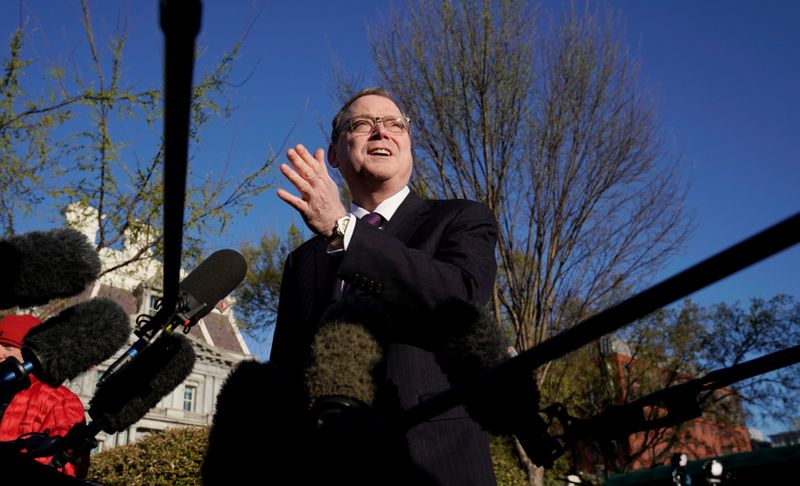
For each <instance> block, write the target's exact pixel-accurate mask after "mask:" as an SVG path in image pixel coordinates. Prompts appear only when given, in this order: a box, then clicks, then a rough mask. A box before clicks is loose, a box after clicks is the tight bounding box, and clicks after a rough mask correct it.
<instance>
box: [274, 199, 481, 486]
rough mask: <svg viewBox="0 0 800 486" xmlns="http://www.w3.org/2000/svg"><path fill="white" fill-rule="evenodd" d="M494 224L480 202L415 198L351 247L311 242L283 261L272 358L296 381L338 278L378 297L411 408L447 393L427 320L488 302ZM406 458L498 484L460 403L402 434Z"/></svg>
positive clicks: (360, 228) (399, 383) (358, 235)
mask: <svg viewBox="0 0 800 486" xmlns="http://www.w3.org/2000/svg"><path fill="white" fill-rule="evenodd" d="M496 241H497V225H496V222H495V220H494V217H493V215H492V213H491V211H490V210H489V209H488V208H487V207H486V206H484V205H481V204H479V203H476V202H473V201H466V200H426V199H423V198H421V197H420V196H418V195H416V194H414V193H411V194H409V195H408V197H407V198H406V199H405V201H403V203H402V204H401V205H400V207H399V208H398V210H397V212H396V213H395V214H394V215H393V217H392V219H391V220H390V221H389V222H388V223H387V224H386V225H385V227H384V228H383V229H378V228H375V227H372V226H370V225H368V224H364V223H361V224H357V225H356V227H355V231H354V233H353V235H352V239H351V240H350V242H349V245H348V248H347V251H346V252H345V253H344V256H343V257H340V258H337V257H333V256H331V255H329V254H328V253H327V241H326V240H325V239H324V238H321V237H316V238H312V239H311V240H309V241H307V242H306V243H304V244H303V245H301V246H300V247H299V248H298V249H297V250H295V251H294V252H292V254H290V255H289V257H288V258H287V260H286V266H285V268H284V275H283V282H282V286H281V295H280V304H279V309H278V319H277V324H276V329H275V336H274V339H273V346H272V354H271V358H270V360H271V361H272V362H274V363H277V364H279V365H280V366H282V367H284V368H286V369H287V370H289V371H290V372H291V373H292V374H293V375H294V376H295V377H296V379H302V370H303V367H304V364H305V360H306V357H307V356H308V351H309V347H310V343H311V340H312V338H313V336H314V333H315V331H316V329H317V325H318V323H319V321H320V318H321V316H322V313H323V312H324V311H325V309H326V308H328V307H329V306H330V305H331V304H332V303H333V302H334V300H335V297H334V296H335V295H336V292H335V286H336V282H337V277H338V278H340V279H342V280H345V281H346V282H349V283H350V284H351V285H352V286H354V287H356V288H358V289H360V290H361V291H363V292H365V293H368V294H371V295H372V296H374V297H376V298H377V299H379V300H380V301H381V302H382V303H383V304H384V307H385V308H387V309H388V310H389V311H390V313H391V314H392V316H393V319H392V322H393V323H394V325H393V332H392V338H391V343H389V345H388V350H387V353H386V374H387V379H388V381H389V382H391V384H394V385H395V386H396V387H397V390H398V393H399V399H400V404H401V406H402V407H403V408H408V407H410V406H412V405H415V404H417V403H419V401H420V400H422V399H425V398H427V397H428V396H430V395H432V394H434V393H436V392H439V391H442V390H444V389H446V388H448V387H449V384H448V381H447V378H446V377H445V375H444V374H443V373H442V371H441V369H440V368H439V365H438V364H437V363H436V360H435V356H434V353H433V352H431V346H430V343H429V342H428V341H429V336H430V335H431V334H435V333H433V332H431V329H430V328H429V327H427V326H434V325H436V324H435V323H431V322H428V321H427V320H426V319H425V316H426V314H429V313H430V311H431V310H432V309H433V308H435V307H436V305H438V304H439V303H441V302H444V301H446V300H448V299H452V298H460V299H464V300H467V301H471V302H474V303H477V304H480V305H485V304H486V303H487V302H488V300H489V298H490V296H491V292H492V287H493V284H494V278H495V274H496V263H495V255H494V249H495V244H496ZM406 438H407V440H408V445H409V450H410V453H411V457H412V460H413V462H414V464H415V465H416V466H419V467H420V468H422V469H423V470H424V471H425V472H426V473H428V474H430V476H431V477H433V478H434V480H435V482H438V483H439V484H459V485H461V484H495V479H494V474H493V473H492V469H491V462H490V457H489V451H488V443H487V440H486V435H485V434H484V433H483V432H482V431H481V430H480V429H479V427H478V426H477V424H475V423H474V422H473V421H472V420H471V419H469V418H468V417H467V415H466V413H465V411H464V410H463V408H462V407H459V408H456V409H453V410H451V411H449V412H447V413H445V414H442V415H440V416H439V417H435V418H434V419H433V420H431V421H430V422H428V423H424V424H420V425H419V426H416V427H414V428H413V429H411V430H410V431H409V433H408V434H407V436H406Z"/></svg>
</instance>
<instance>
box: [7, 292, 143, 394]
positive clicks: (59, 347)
mask: <svg viewBox="0 0 800 486" xmlns="http://www.w3.org/2000/svg"><path fill="white" fill-rule="evenodd" d="M130 332H131V327H130V319H129V318H128V315H127V314H126V313H125V311H124V310H123V309H122V308H121V307H120V306H119V305H118V304H116V303H115V302H113V301H111V300H109V299H102V298H100V299H92V300H89V301H87V302H82V303H80V304H76V305H74V306H72V307H68V308H67V309H64V310H63V311H61V312H60V313H59V314H57V315H55V316H53V317H51V318H50V319H47V320H46V321H44V322H43V323H42V324H40V325H38V326H36V327H35V328H33V329H31V331H30V332H29V333H28V335H27V336H26V337H25V343H24V346H23V347H22V357H23V362H22V363H21V364H20V367H19V368H21V369H22V371H23V373H22V374H18V373H14V372H6V373H4V374H3V375H2V376H0V387H5V386H9V385H13V384H15V383H19V382H20V380H23V379H24V378H25V377H27V375H28V374H30V373H33V374H35V375H36V378H38V379H39V380H40V381H42V382H44V383H46V384H48V385H50V386H53V387H57V386H59V385H61V384H62V383H63V382H64V381H66V380H71V379H73V378H75V377H76V376H78V375H79V374H81V373H83V372H84V371H86V370H87V369H89V368H90V367H91V366H94V365H97V364H99V363H102V362H103V361H105V360H106V359H108V358H110V357H111V356H113V355H114V353H115V352H116V351H117V350H118V349H119V348H120V347H122V345H124V344H125V342H126V341H127V340H128V336H129V335H130ZM6 361H9V360H6Z"/></svg>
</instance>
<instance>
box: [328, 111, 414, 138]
mask: <svg viewBox="0 0 800 486" xmlns="http://www.w3.org/2000/svg"><path fill="white" fill-rule="evenodd" d="M356 118H359V119H362V120H370V121H372V128H370V130H369V131H368V132H364V133H361V134H360V135H367V134H370V133H372V131H373V130H375V127H377V126H378V123H383V127H384V128H386V123H385V122H386V121H387V120H403V121H405V122H406V126H405V131H404V132H392V131H391V130H389V129H388V128H386V130H387V131H389V133H395V134H400V133H408V132H409V131H410V129H411V118H409V117H407V116H405V115H386V116H370V115H356V116H351V117H350V118H348V119H347V120H345V121H343V122H342V123H341V124H340V125H339V128H338V129H337V130H336V137H337V138H338V137H339V135H340V134H341V133H342V132H343V131H344V130H345V129H347V131H348V133H353V125H352V123H351V122H352V120H354V119H356Z"/></svg>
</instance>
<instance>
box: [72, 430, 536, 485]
mask: <svg viewBox="0 0 800 486" xmlns="http://www.w3.org/2000/svg"><path fill="white" fill-rule="evenodd" d="M207 438H208V429H207V428H205V427H180V428H173V429H167V430H165V431H164V432H162V433H158V434H150V435H148V436H147V437H144V438H143V439H141V440H138V441H136V442H134V443H132V444H128V445H125V446H120V447H116V448H113V449H109V450H106V451H103V452H101V453H99V454H95V455H94V456H92V461H91V466H90V468H89V476H88V478H87V479H89V480H90V481H94V482H96V483H100V484H104V485H108V486H114V485H132V486H137V485H173V484H174V485H190V484H200V465H201V464H202V462H203V455H204V454H205V449H206V440H207ZM490 447H491V451H492V462H493V465H494V472H495V475H496V476H497V482H498V484H499V485H500V486H511V485H518V484H525V483H526V480H525V473H524V471H523V470H522V469H521V468H520V466H519V463H518V461H517V459H516V456H515V454H514V450H513V445H512V442H511V439H510V438H508V437H492V438H491V442H490Z"/></svg>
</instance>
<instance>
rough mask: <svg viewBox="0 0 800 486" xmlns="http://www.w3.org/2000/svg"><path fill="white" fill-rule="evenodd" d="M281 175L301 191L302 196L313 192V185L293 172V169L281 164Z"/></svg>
mask: <svg viewBox="0 0 800 486" xmlns="http://www.w3.org/2000/svg"><path fill="white" fill-rule="evenodd" d="M281 173H282V174H283V175H284V177H286V178H287V179H288V180H289V182H291V183H292V185H293V186H294V187H295V188H297V190H298V191H300V194H303V195H306V194H308V193H310V192H311V189H312V188H311V184H309V182H308V180H306V179H305V178H304V177H302V176H301V175H300V174H298V173H297V172H295V171H293V170H292V168H291V167H289V166H288V165H286V164H281Z"/></svg>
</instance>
